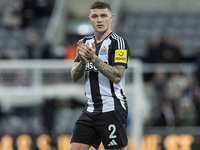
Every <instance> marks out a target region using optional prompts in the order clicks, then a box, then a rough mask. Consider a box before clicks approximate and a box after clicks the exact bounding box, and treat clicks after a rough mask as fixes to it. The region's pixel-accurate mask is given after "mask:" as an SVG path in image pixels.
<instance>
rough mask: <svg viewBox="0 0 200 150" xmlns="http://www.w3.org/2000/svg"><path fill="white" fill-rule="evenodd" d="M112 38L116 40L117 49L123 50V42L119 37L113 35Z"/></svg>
mask: <svg viewBox="0 0 200 150" xmlns="http://www.w3.org/2000/svg"><path fill="white" fill-rule="evenodd" d="M112 38H114V39H116V40H117V42H118V47H119V49H125V43H124V40H123V39H122V38H121V37H120V36H119V35H117V34H116V33H113V34H112Z"/></svg>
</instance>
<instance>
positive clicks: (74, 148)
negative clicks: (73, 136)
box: [69, 143, 90, 150]
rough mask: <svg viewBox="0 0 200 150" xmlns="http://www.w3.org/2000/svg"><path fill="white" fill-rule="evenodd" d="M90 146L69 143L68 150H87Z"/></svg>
mask: <svg viewBox="0 0 200 150" xmlns="http://www.w3.org/2000/svg"><path fill="white" fill-rule="evenodd" d="M89 148H90V146H89V145H87V144H82V143H71V145H70V148H69V150H89Z"/></svg>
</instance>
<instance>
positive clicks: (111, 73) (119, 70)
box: [94, 57, 125, 81]
mask: <svg viewBox="0 0 200 150" xmlns="http://www.w3.org/2000/svg"><path fill="white" fill-rule="evenodd" d="M94 65H95V67H96V68H97V69H98V70H99V71H100V72H101V73H102V74H103V75H104V76H106V77H107V78H108V79H110V80H111V81H114V80H115V79H116V78H118V79H121V77H122V76H123V74H124V70H125V67H124V66H114V67H113V66H110V65H107V64H105V63H104V62H103V61H102V60H101V59H100V58H98V57H97V58H96V60H95V62H94Z"/></svg>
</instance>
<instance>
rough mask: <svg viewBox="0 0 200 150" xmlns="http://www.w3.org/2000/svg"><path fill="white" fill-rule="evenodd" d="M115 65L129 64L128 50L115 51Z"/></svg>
mask: <svg viewBox="0 0 200 150" xmlns="http://www.w3.org/2000/svg"><path fill="white" fill-rule="evenodd" d="M114 61H115V63H127V50H126V49H117V50H115V60H114Z"/></svg>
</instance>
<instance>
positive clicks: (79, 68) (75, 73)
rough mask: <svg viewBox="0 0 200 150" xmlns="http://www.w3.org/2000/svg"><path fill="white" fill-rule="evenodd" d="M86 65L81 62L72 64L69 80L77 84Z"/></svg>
mask: <svg viewBox="0 0 200 150" xmlns="http://www.w3.org/2000/svg"><path fill="white" fill-rule="evenodd" d="M85 66H86V63H82V62H74V64H73V66H72V69H71V78H72V80H73V81H74V82H77V81H78V80H79V79H81V78H82V77H83V75H84V72H85Z"/></svg>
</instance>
